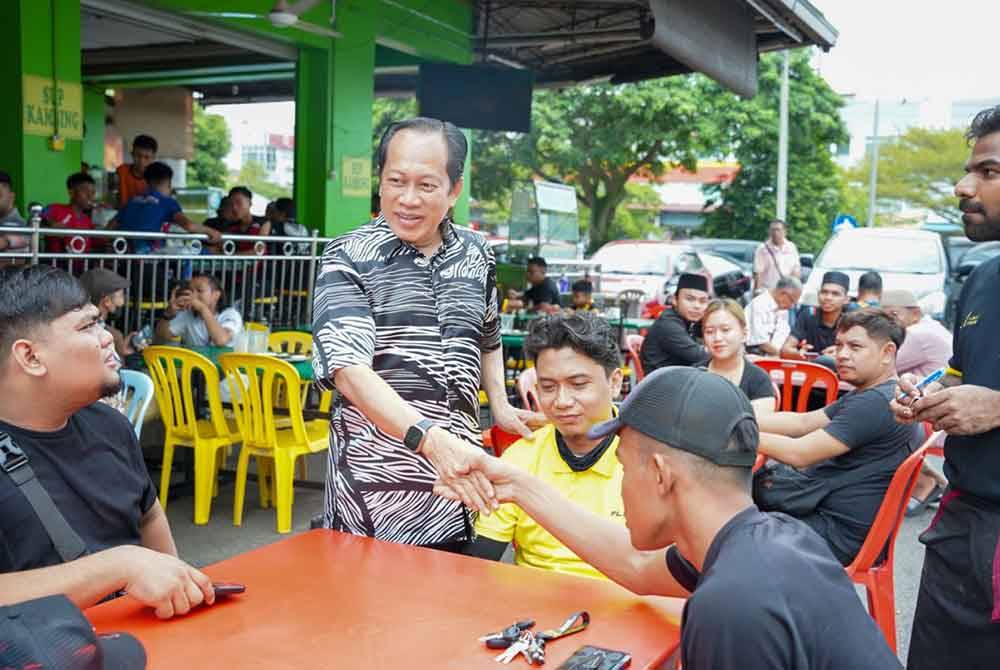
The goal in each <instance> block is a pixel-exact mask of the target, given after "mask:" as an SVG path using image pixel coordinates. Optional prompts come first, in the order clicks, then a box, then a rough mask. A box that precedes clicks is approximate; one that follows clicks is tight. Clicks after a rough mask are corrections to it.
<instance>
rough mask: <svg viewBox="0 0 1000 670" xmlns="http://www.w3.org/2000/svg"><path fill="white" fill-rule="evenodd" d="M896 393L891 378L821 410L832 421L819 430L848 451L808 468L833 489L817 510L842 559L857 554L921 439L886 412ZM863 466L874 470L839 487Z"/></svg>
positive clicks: (910, 427) (914, 430) (851, 394)
mask: <svg viewBox="0 0 1000 670" xmlns="http://www.w3.org/2000/svg"><path fill="white" fill-rule="evenodd" d="M895 388H896V380H894V379H890V380H889V381H886V382H883V383H882V384H880V385H878V386H874V387H872V388H869V389H865V390H863V391H852V392H850V393H848V394H847V395H845V396H843V397H842V398H840V399H839V400H837V401H836V402H834V403H833V404H831V405H829V406H827V407H826V408H825V409H824V410H823V411H824V412H826V415H827V417H829V419H830V423H829V424H827V426H826V427H825V428H824V429H823V430H825V431H826V432H827V433H828V434H829V435H830V436H831V437H833V438H834V439H836V440H837V441H839V442H841V443H843V444H844V445H845V446H847V448H848V449H849V451H848V452H847V453H845V454H842V455H840V456H836V457H835V458H831V459H829V460H826V461H823V462H822V463H819V464H817V465H814V466H813V467H812V468H811V472H812V474H814V475H816V476H818V477H822V478H825V479H827V480H829V481H830V482H832V483H833V484H834V489H835V490H833V491H832V492H831V493H830V494H829V495H828V496H827V497H826V498H825V499H824V500H823V502H822V503H821V504H820V507H819V509H818V510H817V511H818V514H819V515H820V516H822V517H824V518H825V519H826V521H827V522H828V523H827V529H828V531H829V532H828V533H825V535H826V539H827V541H828V542H830V544H831V546H832V547H833V548H834V551H835V553H836V554H837V555H838V556H840V557H851V556H854V555H855V554H857V552H858V550H859V549H860V548H861V545H862V544H863V543H864V541H865V537H866V536H867V535H868V530H869V529H870V528H871V525H872V522H873V521H874V520H875V515H876V514H877V513H878V508H879V506H880V505H881V504H882V499H883V498H884V497H885V492H886V490H888V488H889V483H890V482H891V481H892V476H893V475H894V474H895V472H896V468H898V467H899V466H900V464H901V463H902V462H903V461H904V460H905V459H906V457H907V456H908V455H909V454H910V452H911V451H912V450H913V449H914V447H916V446H917V442H918V440H919V437H918V435H917V430H918V429H919V427H918V426H906V425H902V424H899V423H896V420H895V417H894V416H893V414H892V411H891V410H890V409H889V401H890V400H891V399H892V393H893V391H894V389H895ZM861 467H865V468H871V470H872V471H871V472H870V473H869V474H868V475H867V476H866V477H865V478H864V479H863V480H862V481H859V482H854V483H851V484H849V485H846V486H843V487H840V486H838V485H837V483H838V480H839V479H842V477H843V476H844V474H845V473H847V472H850V471H852V470H855V469H856V468H861Z"/></svg>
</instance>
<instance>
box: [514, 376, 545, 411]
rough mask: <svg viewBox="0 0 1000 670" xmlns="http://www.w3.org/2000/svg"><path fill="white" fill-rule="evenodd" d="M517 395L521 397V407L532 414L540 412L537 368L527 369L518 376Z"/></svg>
mask: <svg viewBox="0 0 1000 670" xmlns="http://www.w3.org/2000/svg"><path fill="white" fill-rule="evenodd" d="M517 393H518V395H520V396H521V405H522V406H523V407H524V409H530V410H531V411H532V412H540V411H541V409H540V408H541V405H539V404H538V372H537V371H536V370H535V368H525V369H524V370H523V371H522V372H521V374H519V375H518V376H517Z"/></svg>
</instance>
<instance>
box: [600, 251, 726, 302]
mask: <svg viewBox="0 0 1000 670" xmlns="http://www.w3.org/2000/svg"><path fill="white" fill-rule="evenodd" d="M590 260H591V261H592V262H594V263H600V264H601V270H600V272H601V293H602V294H604V296H605V297H607V298H616V297H617V296H618V294H619V293H621V292H622V291H632V290H638V291H642V293H643V295H644V296H645V299H646V300H647V301H648V300H652V299H654V298H655V299H657V300H659V301H660V302H663V301H664V300H663V286H664V283H665V282H669V280H670V279H671V278H672V277H674V276H675V275H678V274H681V273H683V272H693V273H695V274H703V275H705V276H706V277H708V281H709V286H711V285H712V277H711V274H710V273H709V272H708V270H707V268H706V267H705V264H704V262H702V260H701V257H700V256H699V255H698V252H697V251H695V250H694V249H693V248H692V247H689V246H687V245H685V244H677V243H674V242H658V241H646V240H619V241H616V242H608V243H607V244H605V245H604V246H603V247H601V248H600V249H598V250H597V253H595V254H594V255H593V256H591V257H590Z"/></svg>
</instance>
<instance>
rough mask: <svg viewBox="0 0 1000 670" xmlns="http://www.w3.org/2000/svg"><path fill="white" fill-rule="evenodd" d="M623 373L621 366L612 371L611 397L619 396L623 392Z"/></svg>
mask: <svg viewBox="0 0 1000 670" xmlns="http://www.w3.org/2000/svg"><path fill="white" fill-rule="evenodd" d="M623 377H624V375H623V374H622V369H621V368H617V367H616V368H615V369H614V371H613V372H612V373H611V397H612V398H617V397H618V394H619V393H621V392H622V378H623Z"/></svg>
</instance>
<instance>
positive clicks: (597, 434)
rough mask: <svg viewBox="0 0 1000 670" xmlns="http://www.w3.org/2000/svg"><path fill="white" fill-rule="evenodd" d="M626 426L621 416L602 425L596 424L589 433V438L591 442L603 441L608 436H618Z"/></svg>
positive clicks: (603, 422)
mask: <svg viewBox="0 0 1000 670" xmlns="http://www.w3.org/2000/svg"><path fill="white" fill-rule="evenodd" d="M624 427H625V424H624V423H622V420H621V415H620V414H619V415H618V416H616V417H614V418H613V419H608V420H607V421H602V422H600V423H595V424H594V425H593V426H591V427H590V430H588V431H587V437H589V438H590V439H591V440H601V439H604V438H605V437H607V436H608V435H613V434H617V433H618V431H620V430H621V429H622V428H624Z"/></svg>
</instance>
